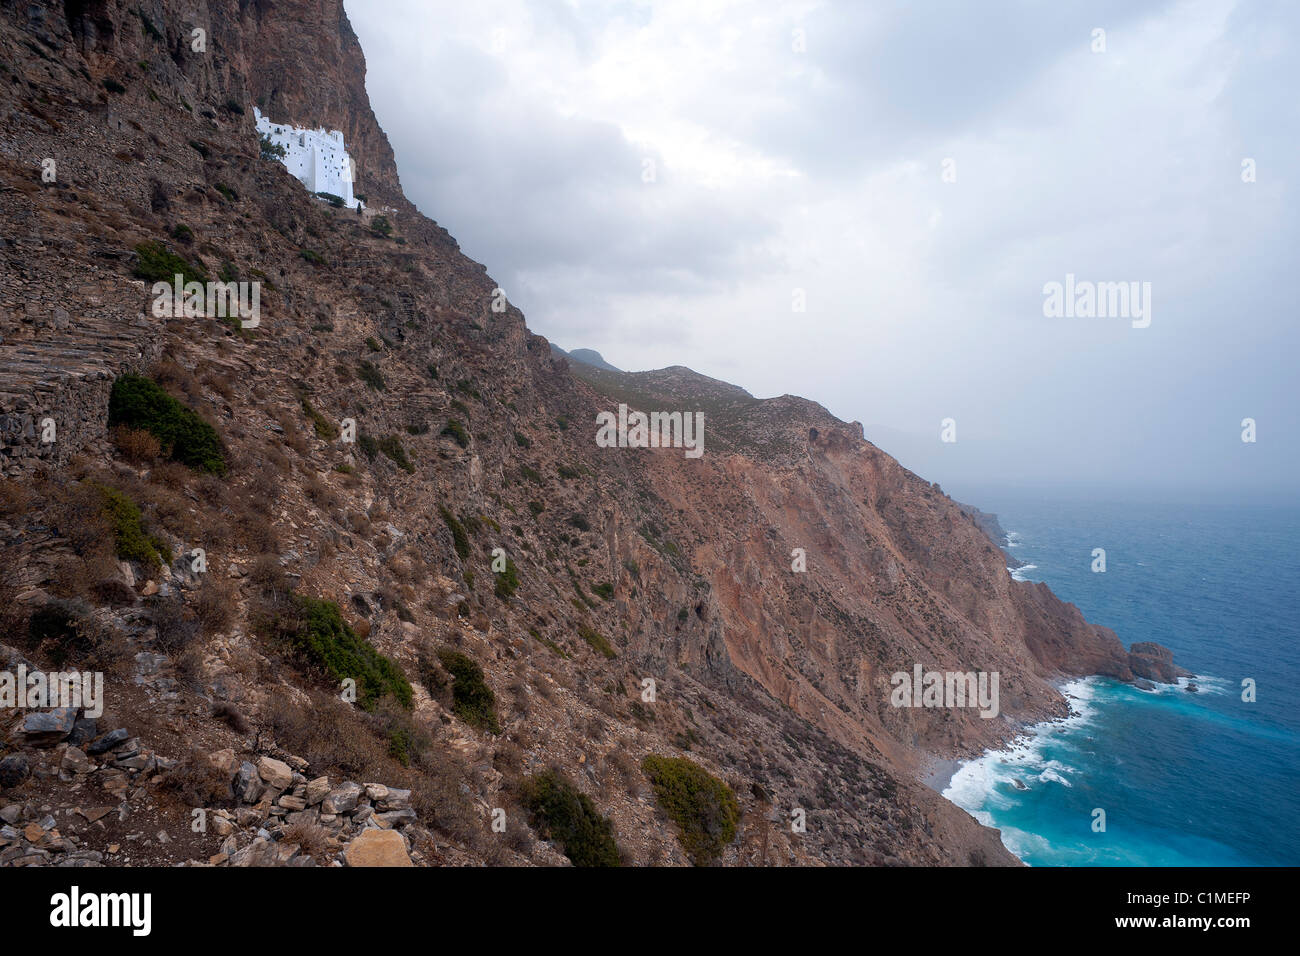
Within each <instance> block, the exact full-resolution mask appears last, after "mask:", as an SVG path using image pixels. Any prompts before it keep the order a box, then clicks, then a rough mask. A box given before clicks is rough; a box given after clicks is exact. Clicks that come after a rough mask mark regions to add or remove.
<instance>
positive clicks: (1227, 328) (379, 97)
mask: <svg viewBox="0 0 1300 956" xmlns="http://www.w3.org/2000/svg"><path fill="white" fill-rule="evenodd" d="M348 11H349V15H350V17H351V18H352V20H353V23H354V25H355V27H356V30H357V33H358V36H359V37H360V39H361V42H362V46H363V48H364V50H365V53H366V56H367V61H368V69H369V75H368V79H367V86H368V89H369V92H370V96H371V99H372V102H373V105H374V107H375V111H376V113H377V115H378V118H379V121H380V124H381V125H382V126H383V127H384V129H385V130H386V132H387V133H388V135H389V138H390V140H391V141H392V143H393V146H394V149H395V151H396V154H397V161H398V168H399V172H400V173H401V175H402V181H403V186H404V188H405V190H406V192H407V195H408V196H409V197H410V198H411V199H412V201H414V202H415V203H416V204H417V205H418V206H419V207H420V208H421V210H422V211H424V212H425V213H426V214H427V215H429V216H430V217H431V218H434V219H436V220H437V221H438V222H439V223H441V224H442V225H444V226H445V227H446V228H447V229H448V230H449V231H450V232H451V233H452V235H453V236H455V237H456V238H457V240H458V241H459V242H460V243H461V246H462V248H463V249H464V250H465V252H466V253H467V254H469V255H470V256H472V257H473V258H475V259H478V260H479V261H481V262H483V263H484V264H485V265H486V266H487V268H488V270H489V273H490V274H491V275H492V276H493V277H494V278H495V279H496V280H497V281H498V282H499V283H500V284H501V285H502V287H503V288H504V289H505V290H506V292H507V294H508V295H509V297H510V299H511V301H512V302H513V303H514V304H515V305H517V306H519V307H520V308H521V309H522V310H523V311H524V313H525V315H526V316H527V319H528V323H529V327H530V328H531V329H533V330H534V331H536V332H538V333H540V334H542V335H545V336H546V337H547V338H549V339H551V340H552V341H553V342H556V343H557V344H559V345H561V346H563V347H564V348H566V349H573V348H591V349H595V350H597V351H599V352H600V353H601V354H602V355H603V356H604V357H605V358H606V360H608V361H609V362H611V363H613V364H614V365H616V366H618V367H620V368H624V369H632V370H635V369H643V368H656V367H663V366H668V365H685V366H688V367H690V368H692V369H694V370H696V371H698V372H700V373H701V374H705V375H709V376H711V377H715V378H720V379H723V380H726V381H729V382H732V383H734V384H737V385H740V386H741V387H743V388H746V389H747V390H749V391H750V392H751V393H753V394H755V395H756V396H759V397H769V396H773V395H780V394H785V393H792V394H799V395H802V396H805V397H807V398H809V399H812V400H814V401H817V402H820V403H821V404H823V405H825V406H826V407H827V408H828V409H829V410H830V411H831V412H832V413H834V414H836V415H837V416H839V417H841V418H843V419H845V420H857V421H860V422H862V423H863V424H864V425H865V426H866V427H867V434H868V438H872V431H873V430H875V431H876V433H877V434H878V435H881V436H884V435H885V434H886V433H888V434H889V436H890V437H889V438H888V440H886V439H885V438H883V437H882V438H880V439H879V440H876V439H873V440H876V443H877V444H878V445H880V447H882V448H884V449H885V450H886V451H889V452H890V453H891V454H894V455H895V456H896V457H898V458H899V459H900V461H902V462H903V464H905V465H907V466H908V467H909V468H912V469H913V470H916V471H917V472H918V473H920V474H922V475H923V476H924V477H926V478H929V479H931V480H934V481H938V482H939V483H940V484H942V485H943V486H944V487H945V489H946V490H948V489H949V486H950V485H951V486H952V488H958V487H960V486H962V485H966V486H974V485H977V484H993V483H1014V482H1021V483H1023V482H1031V483H1037V484H1058V485H1067V484H1076V485H1080V486H1091V487H1099V488H1104V487H1112V488H1138V489H1142V488H1153V489H1155V488H1160V489H1169V490H1180V491H1181V492H1182V493H1185V494H1196V493H1198V492H1204V493H1215V494H1220V495H1231V494H1233V493H1240V494H1243V495H1253V494H1261V493H1268V494H1285V493H1288V492H1293V491H1294V490H1296V489H1297V487H1300V482H1297V479H1296V475H1297V473H1300V453H1298V452H1297V451H1296V449H1297V447H1298V446H1297V441H1296V439H1297V438H1298V437H1300V434H1298V433H1300V429H1298V428H1297V423H1296V418H1295V407H1296V401H1295V397H1296V395H1295V392H1296V390H1295V388H1294V386H1292V385H1291V380H1292V379H1293V378H1294V372H1293V371H1292V368H1291V366H1292V365H1293V364H1294V360H1293V356H1294V353H1295V351H1296V346H1297V344H1300V336H1298V335H1297V330H1296V328H1295V325H1294V322H1291V321H1288V320H1289V319H1290V316H1289V315H1288V309H1287V306H1288V305H1289V300H1288V298H1287V297H1286V296H1285V294H1284V292H1283V290H1284V289H1285V288H1286V286H1285V284H1284V283H1285V282H1286V280H1287V279H1289V278H1290V272H1291V265H1292V260H1293V259H1294V258H1295V256H1294V253H1293V252H1292V250H1293V249H1294V248H1296V245H1297V244H1296V241H1295V240H1296V238H1297V236H1296V231H1297V226H1296V217H1295V215H1294V214H1293V213H1294V212H1295V210H1296V202H1295V187H1294V178H1295V166H1296V159H1295V156H1296V148H1297V145H1300V144H1298V143H1297V139H1298V138H1300V137H1297V132H1296V131H1297V129H1300V126H1297V124H1296V123H1295V119H1296V118H1297V113H1298V112H1300V107H1297V105H1296V103H1295V102H1294V97H1293V96H1291V95H1289V94H1290V92H1291V91H1293V90H1294V89H1295V88H1296V86H1297V84H1296V80H1297V79H1298V78H1300V77H1298V71H1297V70H1296V68H1295V62H1296V60H1295V57H1294V52H1295V46H1296V39H1297V22H1298V21H1300V14H1298V13H1297V12H1296V11H1295V10H1293V9H1291V8H1288V7H1286V6H1285V5H1283V4H1280V3H1255V4H1249V5H1248V4H1245V3H1239V2H1232V0H1218V2H1192V3H1157V2H1147V3H1119V2H1106V3H1101V4H1088V5H1083V4H1078V3H1064V4H1058V5H1054V6H1053V7H1052V8H1051V9H1045V8H1043V7H1041V5H1035V4H1027V3H1003V4H998V5H996V6H992V7H986V8H979V9H974V8H969V7H967V6H965V5H960V4H942V5H930V6H927V7H926V8H925V9H924V10H915V9H909V8H907V7H905V6H901V5H896V4H873V5H871V6H870V7H869V8H868V7H867V6H866V5H858V4H846V3H819V2H802V3H789V4H784V5H781V6H779V7H774V6H772V5H771V4H761V3H753V2H740V0H713V2H708V3H700V2H692V3H682V2H647V3H626V2H586V0H583V2H577V0H575V2H569V3H564V2H553V3H548V4H537V3H529V4H525V3H523V2H519V0H510V2H499V3H489V4H483V5H476V6H474V7H473V8H462V7H460V6H457V5H452V4H437V3H433V4H429V3H417V2H415V0H370V2H367V3H366V4H364V5H363V4H359V3H355V2H352V3H349V4H348ZM1098 29H1100V30H1103V31H1104V36H1103V35H1099V34H1097V32H1096V31H1097V30H1098ZM1102 46H1104V49H1100V48H1099V47H1102ZM1243 164H1244V165H1243ZM361 189H362V191H364V185H362V187H361ZM1067 276H1072V277H1074V278H1073V279H1067ZM1076 280H1077V282H1078V283H1084V282H1095V283H1118V282H1135V283H1138V285H1137V286H1136V287H1134V292H1135V299H1134V305H1136V303H1137V302H1139V301H1142V300H1141V299H1139V298H1138V297H1137V293H1138V292H1139V290H1141V291H1145V290H1148V289H1149V298H1147V299H1146V300H1145V301H1144V302H1143V306H1144V309H1145V313H1144V314H1143V313H1142V312H1139V311H1138V310H1136V309H1134V310H1133V314H1129V313H1127V312H1126V313H1123V314H1120V315H1112V316H1109V317H1093V318H1081V317H1071V318H1066V317H1048V315H1047V314H1046V313H1047V312H1049V311H1050V309H1049V308H1048V307H1046V306H1045V298H1046V295H1045V288H1046V286H1047V284H1048V283H1053V282H1056V283H1062V284H1065V283H1067V282H1075V281H1076ZM1145 283H1150V285H1149V286H1144V284H1145ZM800 299H802V300H803V304H804V310H803V311H797V307H798V304H799V300H800ZM1247 316H1248V317H1249V318H1246V317H1247ZM1246 418H1251V419H1253V420H1254V421H1255V423H1256V424H1255V428H1256V437H1257V440H1256V441H1255V442H1253V443H1246V442H1243V441H1242V440H1241V434H1242V424H1241V423H1242V421H1243V419H1246ZM945 419H952V420H954V422H955V426H956V437H957V441H956V442H955V443H941V441H940V434H941V427H942V426H941V423H942V422H943V421H944V420H945ZM891 442H892V443H893V444H894V445H895V447H894V448H891V447H890V443H891ZM927 445H929V447H928V448H927ZM909 459H911V460H909ZM975 503H978V502H975Z"/></svg>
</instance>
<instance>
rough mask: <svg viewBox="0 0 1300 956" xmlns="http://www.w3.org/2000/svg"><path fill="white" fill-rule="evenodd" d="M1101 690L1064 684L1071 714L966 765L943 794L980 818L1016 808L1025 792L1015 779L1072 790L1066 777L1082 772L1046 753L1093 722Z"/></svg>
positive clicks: (1089, 681)
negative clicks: (1054, 744) (1012, 807)
mask: <svg viewBox="0 0 1300 956" xmlns="http://www.w3.org/2000/svg"><path fill="white" fill-rule="evenodd" d="M1098 688H1099V684H1098V682H1097V678H1095V677H1081V678H1078V679H1076V680H1072V681H1070V682H1068V683H1066V684H1064V685H1063V686H1062V687H1061V688H1060V690H1061V693H1062V695H1063V696H1064V697H1065V701H1066V703H1067V704H1068V705H1069V708H1070V713H1069V716H1066V717H1062V718H1059V719H1057V720H1049V721H1043V722H1042V723H1038V724H1034V725H1033V726H1032V727H1030V728H1028V729H1027V730H1026V731H1025V733H1024V734H1022V735H1021V736H1019V737H1016V738H1015V739H1013V740H1012V741H1010V742H1009V743H1008V744H1007V745H1006V746H1005V747H1004V748H1003V749H1001V750H990V751H986V752H985V753H983V754H982V755H980V756H979V757H977V758H975V759H974V760H970V761H967V762H966V763H963V764H962V765H961V766H960V767H958V768H957V772H956V773H954V774H953V775H952V779H951V780H950V781H949V782H948V786H947V787H946V788H945V789H944V791H943V796H944V797H945V798H946V799H948V800H951V801H952V802H953V803H955V804H957V806H959V807H961V808H962V809H963V810H965V811H966V812H968V813H970V814H972V815H974V816H976V818H977V819H978V817H979V814H978V813H977V812H976V811H982V812H984V813H985V814H986V815H987V814H988V812H989V811H990V810H998V809H1005V808H1007V807H1010V806H1014V805H1015V802H1016V801H1017V799H1018V794H1019V793H1020V792H1021V791H1020V790H1019V789H1017V788H1016V786H1015V784H1014V783H1012V781H1013V780H1021V782H1023V781H1024V778H1037V779H1038V780H1041V781H1043V782H1045V783H1059V784H1061V785H1063V786H1066V787H1069V786H1071V784H1070V782H1069V781H1068V780H1066V779H1065V776H1064V775H1065V774H1069V773H1077V772H1078V771H1077V770H1076V769H1075V768H1074V767H1071V766H1069V765H1068V764H1065V763H1062V762H1061V761H1059V760H1056V759H1053V758H1048V757H1046V756H1045V755H1044V753H1043V750H1044V748H1045V747H1047V746H1048V744H1051V743H1058V744H1059V743H1060V739H1061V737H1062V736H1063V732H1064V735H1066V736H1067V737H1068V734H1069V732H1071V731H1073V730H1075V729H1077V728H1080V727H1084V726H1086V725H1088V724H1089V723H1091V722H1092V719H1093V718H1094V717H1095V716H1096V713H1097V708H1096V705H1095V703H1094V700H1095V698H1096V696H1097V691H1098ZM1008 846H1009V844H1008ZM1013 852H1014V850H1013Z"/></svg>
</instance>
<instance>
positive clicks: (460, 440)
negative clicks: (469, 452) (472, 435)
mask: <svg viewBox="0 0 1300 956" xmlns="http://www.w3.org/2000/svg"><path fill="white" fill-rule="evenodd" d="M442 434H444V435H449V436H450V437H451V438H452V439H453V440H454V441H455V442H456V444H457V445H459V446H460V447H461V448H468V447H469V432H467V431H465V426H464V425H462V424H461V423H460V422H458V421H456V419H454V418H453V419H451V420H450V421H448V422H447V427H446V428H444V429H443V430H442Z"/></svg>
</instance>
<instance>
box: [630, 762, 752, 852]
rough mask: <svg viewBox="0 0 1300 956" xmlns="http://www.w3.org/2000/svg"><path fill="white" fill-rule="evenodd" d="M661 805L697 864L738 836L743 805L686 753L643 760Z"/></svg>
mask: <svg viewBox="0 0 1300 956" xmlns="http://www.w3.org/2000/svg"><path fill="white" fill-rule="evenodd" d="M641 769H642V770H644V771H645V773H646V776H647V777H649V779H650V784H651V786H653V787H654V791H655V799H656V800H657V801H658V802H659V806H660V808H661V809H662V810H663V811H664V813H666V814H668V816H669V818H671V819H672V821H673V822H674V823H676V824H677V827H678V829H679V830H680V831H681V837H680V839H681V844H682V849H684V850H685V851H686V852H687V854H688V855H689V856H690V858H691V860H692V861H693V862H694V863H695V865H696V866H707V865H708V864H710V863H712V862H713V861H714V860H716V859H717V858H718V857H719V856H721V855H722V850H723V848H724V847H726V845H727V844H728V843H730V842H731V841H732V840H734V839H735V838H736V824H737V822H738V821H739V820H740V805H739V804H738V803H737V802H736V795H735V794H733V793H732V792H731V788H730V787H728V786H727V785H726V784H725V783H723V782H722V781H721V780H719V779H717V778H716V777H714V776H713V775H711V774H710V773H708V772H707V771H706V770H704V768H702V767H700V766H699V765H698V764H695V763H692V762H691V761H690V760H687V759H686V758H685V757H660V756H657V755H655V754H650V755H648V756H647V757H646V758H645V760H643V761H642V762H641Z"/></svg>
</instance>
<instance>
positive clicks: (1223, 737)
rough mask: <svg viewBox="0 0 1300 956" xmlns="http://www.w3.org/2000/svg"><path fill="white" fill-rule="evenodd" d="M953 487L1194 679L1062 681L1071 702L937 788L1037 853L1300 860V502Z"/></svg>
mask: <svg viewBox="0 0 1300 956" xmlns="http://www.w3.org/2000/svg"><path fill="white" fill-rule="evenodd" d="M963 500H969V501H970V502H971V503H972V504H974V505H976V506H977V507H979V508H981V509H983V510H985V511H993V512H996V513H997V514H998V516H999V519H1000V521H1001V524H1002V527H1003V528H1004V529H1005V530H1006V531H1007V532H1009V537H1010V538H1011V540H1012V542H1013V547H1011V548H1009V551H1010V553H1011V554H1013V555H1015V556H1016V557H1017V558H1019V559H1020V560H1021V561H1024V562H1026V564H1027V565H1029V566H1028V567H1026V568H1024V569H1022V570H1020V571H1019V572H1018V573H1017V576H1018V577H1021V578H1024V579H1028V580H1036V581H1044V582H1046V583H1047V584H1048V585H1049V586H1050V587H1051V588H1052V590H1053V591H1054V592H1055V593H1056V594H1057V595H1058V596H1059V597H1060V598H1062V599H1063V600H1066V601H1069V602H1071V603H1073V604H1075V605H1077V606H1078V607H1079V609H1080V610H1081V611H1082V612H1083V614H1084V616H1085V617H1087V618H1088V620H1090V621H1093V622H1095V623H1097V624H1103V625H1105V626H1107V627H1110V628H1112V629H1113V630H1114V631H1115V633H1116V634H1118V635H1119V638H1120V640H1121V641H1123V642H1124V644H1125V646H1129V645H1131V644H1133V643H1134V642H1136V641H1157V642H1159V643H1161V644H1164V645H1165V646H1166V647H1168V648H1170V649H1171V650H1172V651H1173V652H1174V660H1175V662H1176V663H1178V664H1180V665H1182V666H1183V667H1185V668H1187V669H1188V670H1191V671H1194V672H1195V673H1196V674H1197V675H1198V676H1197V677H1196V678H1195V679H1194V683H1195V684H1196V685H1197V686H1198V687H1199V688H1200V691H1199V693H1188V692H1187V691H1186V690H1185V689H1183V687H1181V686H1172V685H1165V686H1158V687H1157V689H1156V690H1155V691H1154V692H1151V691H1146V692H1144V691H1140V690H1137V689H1136V688H1133V687H1130V686H1127V685H1124V684H1120V683H1117V682H1114V681H1109V680H1104V679H1098V678H1089V679H1086V680H1081V681H1075V682H1072V683H1071V684H1069V685H1067V686H1066V687H1064V688H1063V690H1064V691H1065V692H1066V694H1067V696H1068V697H1069V699H1070V701H1071V705H1072V708H1073V711H1074V713H1073V716H1071V717H1070V718H1068V719H1067V720H1065V721H1062V722H1056V723H1051V724H1043V725H1040V726H1039V727H1037V728H1035V729H1034V732H1033V733H1032V734H1030V735H1029V736H1027V737H1025V738H1022V739H1020V740H1019V741H1017V742H1016V743H1015V744H1014V745H1013V746H1011V747H1010V748H1009V749H1008V750H1006V751H1001V752H996V753H989V754H986V755H985V756H984V757H983V758H982V759H980V760H977V761H974V762H970V763H967V764H965V765H964V766H963V767H962V768H961V769H960V770H959V771H958V772H957V773H956V775H954V777H953V780H952V782H951V784H950V785H949V787H948V789H947V790H945V791H944V795H945V796H946V797H948V799H950V800H952V801H953V802H954V803H957V804H958V805H959V806H962V807H964V808H965V809H966V810H968V811H969V812H970V813H972V814H973V815H974V816H975V817H976V818H978V819H979V820H980V821H981V822H983V823H986V824H988V825H990V826H994V827H997V828H998V829H1000V830H1001V831H1002V840H1003V842H1004V843H1005V844H1006V846H1007V847H1008V849H1010V850H1011V851H1012V852H1013V853H1015V854H1016V855H1017V856H1019V857H1020V858H1021V859H1022V860H1024V861H1025V862H1026V863H1029V864H1030V865H1032V866H1081V865H1082V866H1179V865H1185V866H1211V865H1222V866H1278V865H1287V866H1295V865H1297V864H1300V704H1298V699H1300V613H1298V612H1297V607H1296V603H1295V602H1296V600H1297V598H1298V597H1300V558H1298V557H1297V555H1298V554H1300V506H1296V505H1293V504H1276V505H1270V504H1263V503H1258V502H1243V503H1231V502H1228V503H1221V504H1219V503H1214V504H1211V503H1196V504H1150V503H1144V504H1125V503H1121V502H1116V501H1107V500H1070V499H1069V498H1065V497H1054V496H1052V495H1045V494H1042V493H1030V492H1001V493H997V492H995V493H993V494H992V495H988V494H985V495H981V496H979V497H974V496H967V497H966V498H963ZM1094 548H1104V549H1105V551H1106V571H1105V572H1104V573H1095V572H1093V571H1092V568H1091V566H1092V563H1093V557H1092V551H1093V549H1094ZM1245 678H1253V679H1254V681H1255V683H1256V701H1255V702H1254V703H1246V702H1243V700H1242V691H1243V688H1242V681H1243V679H1245ZM1013 780H1018V781H1020V783H1021V784H1022V785H1023V786H1025V787H1027V788H1028V789H1025V790H1021V789H1019V788H1017V786H1016V785H1015V783H1013ZM1096 809H1101V810H1104V811H1105V825H1106V828H1105V832H1094V830H1093V821H1094V810H1096Z"/></svg>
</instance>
